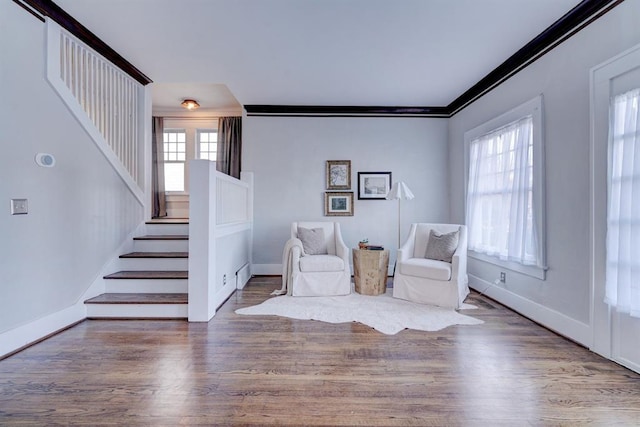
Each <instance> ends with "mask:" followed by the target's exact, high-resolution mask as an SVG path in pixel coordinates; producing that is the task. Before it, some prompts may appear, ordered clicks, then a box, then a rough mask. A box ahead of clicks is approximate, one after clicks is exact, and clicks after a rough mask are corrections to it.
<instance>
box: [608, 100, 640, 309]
mask: <svg viewBox="0 0 640 427" xmlns="http://www.w3.org/2000/svg"><path fill="white" fill-rule="evenodd" d="M639 103H640V89H635V90H632V91H630V92H627V93H624V94H622V95H618V96H616V97H615V98H614V99H613V105H612V106H611V112H610V123H609V174H608V180H609V183H608V184H609V194H608V199H609V200H608V203H609V206H608V209H607V268H606V296H605V302H606V303H607V304H609V305H611V306H613V307H615V308H616V310H617V311H618V312H621V313H628V314H630V315H631V316H633V317H640V108H638V104H639Z"/></svg>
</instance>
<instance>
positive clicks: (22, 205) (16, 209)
mask: <svg viewBox="0 0 640 427" xmlns="http://www.w3.org/2000/svg"><path fill="white" fill-rule="evenodd" d="M27 206H28V205H27V199H11V215H26V214H27V213H28V212H29V209H28V208H27Z"/></svg>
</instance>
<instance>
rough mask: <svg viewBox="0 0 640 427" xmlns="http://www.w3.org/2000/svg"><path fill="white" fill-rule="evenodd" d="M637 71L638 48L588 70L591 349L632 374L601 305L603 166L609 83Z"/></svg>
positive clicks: (638, 367) (615, 318) (612, 315)
mask: <svg viewBox="0 0 640 427" xmlns="http://www.w3.org/2000/svg"><path fill="white" fill-rule="evenodd" d="M637 68H640V45H637V46H635V47H633V48H631V49H629V50H627V51H625V52H623V53H621V54H620V55H617V56H615V57H614V58H611V59H609V60H608V61H606V62H604V63H602V64H600V65H597V66H596V67H593V68H592V69H591V71H590V92H591V93H590V103H591V105H590V111H591V118H590V125H591V129H590V134H591V147H590V160H591V164H590V169H591V183H590V187H591V188H590V191H591V211H590V215H589V216H590V232H591V235H590V254H591V266H592V268H591V318H590V324H591V330H592V343H591V346H590V348H591V350H592V351H594V352H596V353H598V354H600V355H602V356H604V357H606V358H608V359H611V360H613V361H615V362H617V363H620V364H621V365H624V366H626V367H628V368H630V369H632V370H634V371H636V372H640V360H629V359H627V358H625V357H624V355H622V354H621V352H620V348H619V346H618V345H617V344H618V343H619V342H620V341H619V339H618V335H617V334H618V333H619V332H620V328H619V327H618V325H619V322H620V315H618V314H617V313H616V312H615V310H611V309H610V307H609V306H608V305H607V304H605V303H604V296H605V286H604V284H605V277H606V234H607V164H608V133H609V114H610V113H609V105H610V99H611V97H612V96H613V95H615V93H614V92H613V90H614V88H613V81H614V80H615V79H616V78H618V77H620V76H622V75H624V74H626V73H629V72H630V71H631V70H634V69H637Z"/></svg>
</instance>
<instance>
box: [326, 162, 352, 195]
mask: <svg viewBox="0 0 640 427" xmlns="http://www.w3.org/2000/svg"><path fill="white" fill-rule="evenodd" d="M327 190H351V160H327Z"/></svg>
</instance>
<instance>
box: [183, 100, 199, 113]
mask: <svg viewBox="0 0 640 427" xmlns="http://www.w3.org/2000/svg"><path fill="white" fill-rule="evenodd" d="M180 105H182V106H183V107H184V108H186V109H187V110H195V109H196V108H198V107H199V106H200V104H198V101H196V100H195V99H185V100H184V101H182V104H180Z"/></svg>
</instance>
